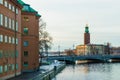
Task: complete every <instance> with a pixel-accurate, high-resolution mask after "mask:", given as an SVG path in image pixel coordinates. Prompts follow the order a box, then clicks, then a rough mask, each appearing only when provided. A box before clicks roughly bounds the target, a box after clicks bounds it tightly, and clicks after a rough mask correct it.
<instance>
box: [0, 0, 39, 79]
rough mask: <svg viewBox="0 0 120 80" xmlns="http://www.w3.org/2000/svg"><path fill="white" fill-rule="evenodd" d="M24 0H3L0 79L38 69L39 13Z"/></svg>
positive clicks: (1, 2)
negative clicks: (27, 8) (28, 9)
mask: <svg viewBox="0 0 120 80" xmlns="http://www.w3.org/2000/svg"><path fill="white" fill-rule="evenodd" d="M23 4H25V3H24V2H22V1H21V0H0V79H3V80H5V79H8V78H10V77H14V76H16V75H20V74H21V72H22V71H24V70H25V71H26V70H27V71H33V70H37V69H38V65H39V54H38V53H39V52H38V51H39V50H38V40H39V39H38V36H39V34H38V27H39V18H40V15H39V14H38V13H37V11H35V10H34V9H32V8H31V7H30V6H28V5H27V4H25V5H27V6H28V7H29V8H30V11H27V10H26V9H25V8H26V7H27V6H24V5H23Z"/></svg>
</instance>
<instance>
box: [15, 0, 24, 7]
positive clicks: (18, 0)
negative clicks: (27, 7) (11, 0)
mask: <svg viewBox="0 0 120 80" xmlns="http://www.w3.org/2000/svg"><path fill="white" fill-rule="evenodd" d="M17 2H18V3H19V4H20V5H22V6H23V5H24V4H25V3H24V2H23V1H21V0H17Z"/></svg>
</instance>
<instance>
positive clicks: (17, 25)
mask: <svg viewBox="0 0 120 80" xmlns="http://www.w3.org/2000/svg"><path fill="white" fill-rule="evenodd" d="M16 31H18V22H17V21H16Z"/></svg>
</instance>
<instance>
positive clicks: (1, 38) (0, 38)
mask: <svg viewBox="0 0 120 80" xmlns="http://www.w3.org/2000/svg"><path fill="white" fill-rule="evenodd" d="M0 42H3V35H2V34H1V35H0Z"/></svg>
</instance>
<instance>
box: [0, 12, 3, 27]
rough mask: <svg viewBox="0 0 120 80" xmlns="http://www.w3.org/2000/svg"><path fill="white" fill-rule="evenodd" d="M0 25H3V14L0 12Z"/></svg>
mask: <svg viewBox="0 0 120 80" xmlns="http://www.w3.org/2000/svg"><path fill="white" fill-rule="evenodd" d="M0 25H3V14H0Z"/></svg>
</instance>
